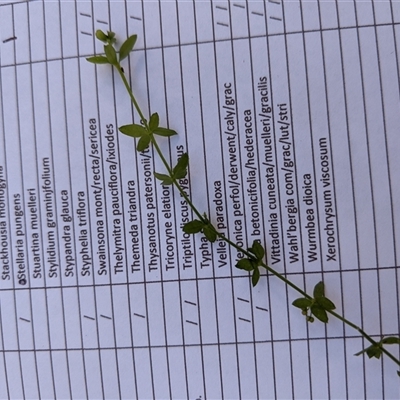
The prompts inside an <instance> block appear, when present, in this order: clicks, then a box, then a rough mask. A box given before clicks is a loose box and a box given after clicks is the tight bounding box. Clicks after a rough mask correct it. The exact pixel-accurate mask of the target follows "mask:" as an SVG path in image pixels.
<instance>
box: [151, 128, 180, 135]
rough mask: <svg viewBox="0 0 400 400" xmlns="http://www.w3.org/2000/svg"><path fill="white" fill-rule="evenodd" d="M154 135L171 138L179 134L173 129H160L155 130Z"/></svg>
mask: <svg viewBox="0 0 400 400" xmlns="http://www.w3.org/2000/svg"><path fill="white" fill-rule="evenodd" d="M153 133H154V134H155V135H159V136H164V137H170V136H174V135H177V133H176V132H175V131H173V130H172V129H167V128H160V127H158V128H157V129H155V130H154V132H153Z"/></svg>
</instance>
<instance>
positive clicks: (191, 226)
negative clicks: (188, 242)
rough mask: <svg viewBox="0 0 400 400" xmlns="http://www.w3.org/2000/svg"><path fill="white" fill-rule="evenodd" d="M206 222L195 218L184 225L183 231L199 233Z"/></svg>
mask: <svg viewBox="0 0 400 400" xmlns="http://www.w3.org/2000/svg"><path fill="white" fill-rule="evenodd" d="M203 226H204V223H203V222H202V221H199V220H198V219H194V220H193V221H190V222H188V223H186V224H185V225H183V232H185V233H189V234H190V233H198V232H200V231H201V230H202V229H203Z"/></svg>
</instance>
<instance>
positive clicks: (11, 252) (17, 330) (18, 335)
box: [0, 6, 25, 397]
mask: <svg viewBox="0 0 400 400" xmlns="http://www.w3.org/2000/svg"><path fill="white" fill-rule="evenodd" d="M11 16H12V30H13V36H15V25H14V7H13V6H11ZM13 44H14V43H13ZM14 54H15V53H14ZM14 58H15V57H14ZM0 82H2V73H1V69H0ZM13 85H14V88H15V90H16V95H17V93H18V91H17V79H16V70H15V69H14V82H13ZM1 94H2V97H3V94H4V92H3V91H2V93H1ZM17 104H18V103H17ZM0 107H1V110H0V111H1V114H2V115H1V119H2V122H3V124H2V125H3V126H2V128H3V131H5V118H4V117H5V113H4V100H3V99H1V101H0ZM19 122H20V121H19V119H18V118H17V124H18V127H19ZM19 135H20V130H19V129H18V138H19V152H20V154H19V157H20V158H21V144H20V136H19ZM3 144H4V150H3V151H4V160H5V167H4V173H5V175H6V176H7V177H8V164H7V159H8V157H7V152H6V138H5V135H4V142H3ZM21 175H22V171H21ZM7 189H8V187H7ZM7 191H9V190H7ZM7 208H8V210H7V211H8V215H9V216H11V215H12V214H11V212H10V211H11V206H10V202H8V207H7ZM11 228H12V224H11V218H8V233H9V234H10V235H9V237H10V238H11ZM9 252H10V259H13V253H14V249H13V246H10V248H9ZM10 275H11V276H12V277H11V280H12V283H13V287H15V286H16V279H15V273H14V271H11V274H10ZM12 300H13V306H14V310H15V316H14V322H15V332H16V344H17V347H18V350H20V349H21V345H20V332H19V325H18V317H17V293H16V292H14V293H13V296H12ZM1 305H2V304H0V307H1ZM1 314H2V316H3V312H2V313H1ZM3 325H6V324H3V321H1V326H2V328H1V329H2V337H3V334H4V330H3ZM3 349H4V347H3ZM18 363H19V374H20V377H19V378H20V383H21V391H22V396H23V397H25V385H24V374H23V367H22V358H21V353H20V352H19V351H18ZM5 369H6V370H7V361H6V360H5ZM17 379H18V378H17ZM7 386H9V387H10V392H11V391H12V387H11V386H12V385H11V384H10V382H9V381H7Z"/></svg>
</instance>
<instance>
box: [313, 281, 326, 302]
mask: <svg viewBox="0 0 400 400" xmlns="http://www.w3.org/2000/svg"><path fill="white" fill-rule="evenodd" d="M324 296H325V289H324V282H322V281H321V282H318V283H317V284H316V285H315V287H314V299H317V298H318V297H324Z"/></svg>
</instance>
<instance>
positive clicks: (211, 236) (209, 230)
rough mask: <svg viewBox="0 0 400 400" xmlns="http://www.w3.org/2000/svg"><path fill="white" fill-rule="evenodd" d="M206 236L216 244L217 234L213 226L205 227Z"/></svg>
mask: <svg viewBox="0 0 400 400" xmlns="http://www.w3.org/2000/svg"><path fill="white" fill-rule="evenodd" d="M203 233H204V236H205V237H206V238H207V239H208V240H209V241H210V242H211V243H214V242H215V241H216V240H217V232H215V229H214V227H213V226H212V225H210V224H207V225H204V226H203Z"/></svg>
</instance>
